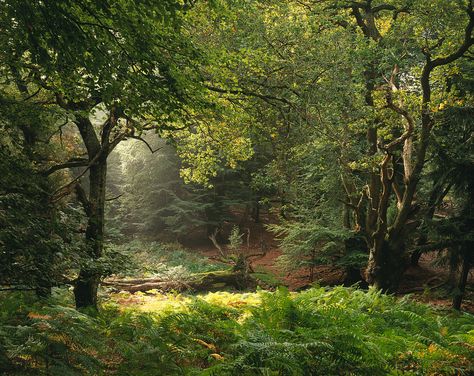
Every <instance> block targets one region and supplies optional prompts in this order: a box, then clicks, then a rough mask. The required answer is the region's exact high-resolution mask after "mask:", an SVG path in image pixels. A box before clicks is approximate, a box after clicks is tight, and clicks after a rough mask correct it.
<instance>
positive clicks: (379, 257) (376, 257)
mask: <svg viewBox="0 0 474 376" xmlns="http://www.w3.org/2000/svg"><path fill="white" fill-rule="evenodd" d="M407 265H408V259H407V256H406V253H405V245H404V243H403V241H401V242H399V243H394V242H389V241H386V240H384V241H383V243H382V245H381V246H380V248H379V249H378V251H377V252H374V251H373V250H371V252H370V255H369V262H368V265H367V270H366V277H367V282H369V284H370V285H372V286H374V287H375V288H376V289H378V290H382V291H383V292H385V293H395V292H396V291H397V289H398V286H399V285H400V282H401V280H402V277H403V273H404V272H405V270H406V268H407Z"/></svg>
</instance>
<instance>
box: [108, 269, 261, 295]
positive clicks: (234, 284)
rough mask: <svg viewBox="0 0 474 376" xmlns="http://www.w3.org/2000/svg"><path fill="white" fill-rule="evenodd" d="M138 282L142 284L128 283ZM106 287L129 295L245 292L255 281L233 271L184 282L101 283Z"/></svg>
mask: <svg viewBox="0 0 474 376" xmlns="http://www.w3.org/2000/svg"><path fill="white" fill-rule="evenodd" d="M130 281H139V282H142V283H130ZM103 284H105V285H107V286H111V287H115V288H116V289H117V290H121V291H128V292H130V293H132V294H133V293H136V292H139V291H140V292H146V291H150V290H158V291H161V292H169V291H179V292H181V291H189V292H204V291H205V292H208V291H209V292H212V291H219V290H225V289H232V290H245V289H250V288H255V287H256V285H257V284H256V281H255V280H254V279H253V278H252V277H251V276H249V275H248V274H246V273H242V272H235V271H227V270H226V271H217V272H208V273H197V274H193V275H192V276H191V278H189V279H188V280H186V281H163V280H152V279H151V280H145V279H140V280H123V281H121V280H114V281H106V282H105V283H103Z"/></svg>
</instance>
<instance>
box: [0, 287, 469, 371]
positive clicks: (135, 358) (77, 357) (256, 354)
mask: <svg viewBox="0 0 474 376" xmlns="http://www.w3.org/2000/svg"><path fill="white" fill-rule="evenodd" d="M1 299H2V305H1V308H0V324H1V326H0V374H5V375H15V376H16V375H58V376H59V375H61V376H63V375H143V376H146V375H219V376H220V375H223V376H225V375H469V374H472V373H473V372H474V368H473V360H474V355H473V354H474V352H473V349H474V318H473V316H472V315H469V314H459V313H454V312H450V311H443V312H439V311H436V310H434V309H433V308H431V307H429V306H427V305H422V304H419V303H414V302H412V301H410V300H409V299H408V298H404V299H397V298H395V297H392V296H386V295H383V294H380V293H378V292H376V291H373V290H370V291H369V292H363V291H360V290H356V289H352V288H343V287H336V288H334V289H331V290H327V289H324V288H313V289H310V290H307V291H305V292H301V293H289V292H288V291H287V290H286V289H283V288H279V289H278V290H277V291H275V292H266V291H260V292H257V293H244V294H232V293H228V292H218V293H212V294H206V295H203V296H199V297H192V296H185V295H177V294H174V295H160V294H158V295H156V296H153V297H150V296H138V297H137V299H138V301H139V300H140V299H142V300H143V302H144V304H138V305H131V306H124V305H119V304H118V303H117V301H118V299H117V300H116V303H108V304H107V306H104V307H103V308H102V309H101V311H100V313H99V314H97V315H95V316H90V315H86V314H84V313H80V312H77V311H75V310H74V309H71V308H67V307H64V306H63V305H58V302H57V301H53V300H52V301H50V302H49V303H48V304H44V303H43V304H39V303H35V302H32V301H29V300H28V298H27V296H24V295H23V296H20V295H3V296H1ZM143 302H142V303H143ZM2 372H3V373H2Z"/></svg>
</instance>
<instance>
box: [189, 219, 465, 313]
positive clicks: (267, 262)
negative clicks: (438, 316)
mask: <svg viewBox="0 0 474 376" xmlns="http://www.w3.org/2000/svg"><path fill="white" fill-rule="evenodd" d="M243 228H249V229H250V238H249V242H248V244H246V242H244V243H245V244H244V245H243V248H242V249H243V252H244V254H246V255H255V256H254V257H251V258H250V263H251V267H252V269H253V270H254V271H255V272H256V273H267V274H269V275H271V276H274V277H275V279H276V280H277V281H278V282H279V283H280V284H281V285H284V286H287V287H288V288H289V289H290V290H291V291H298V290H302V289H305V288H308V287H310V286H311V285H312V284H314V283H317V284H319V285H321V286H335V285H341V284H342V282H343V279H344V272H343V270H341V269H340V268H337V267H333V266H329V265H320V266H317V267H316V268H315V269H314V281H313V282H311V281H310V279H309V270H308V269H304V268H303V269H300V270H296V271H291V272H285V271H283V270H282V268H281V267H280V266H279V265H278V257H279V256H280V255H281V254H282V251H281V249H280V248H279V247H278V242H277V239H275V237H274V235H273V234H271V233H270V232H269V231H267V230H266V228H265V225H264V224H261V223H246V226H243ZM193 250H196V251H198V252H199V253H200V254H201V255H202V256H204V257H206V258H208V259H209V261H210V262H215V260H216V259H219V258H220V254H219V252H218V250H217V249H216V248H215V247H214V246H213V245H212V244H211V242H209V244H207V245H205V244H202V245H199V246H197V247H193ZM435 259H436V257H435V254H433V253H428V254H424V255H422V257H421V258H420V261H419V265H418V266H416V267H414V266H410V267H409V268H408V270H407V271H406V273H405V277H404V278H403V280H402V283H401V285H400V288H399V292H398V294H397V295H400V296H402V295H406V294H411V295H412V297H413V298H414V299H416V300H418V301H422V302H425V303H430V304H433V305H436V306H439V307H443V308H448V307H450V306H451V297H450V296H449V295H450V294H449V292H448V291H447V290H446V285H447V283H446V281H447V280H448V278H449V270H448V269H449V268H448V267H447V266H436V265H434V261H435ZM463 310H464V311H467V312H470V313H474V270H472V271H471V273H470V276H469V283H468V286H467V291H466V296H465V298H464V300H463Z"/></svg>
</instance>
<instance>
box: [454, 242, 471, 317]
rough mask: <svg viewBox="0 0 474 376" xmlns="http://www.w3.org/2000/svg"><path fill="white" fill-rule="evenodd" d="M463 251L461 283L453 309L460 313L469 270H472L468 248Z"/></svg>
mask: <svg viewBox="0 0 474 376" xmlns="http://www.w3.org/2000/svg"><path fill="white" fill-rule="evenodd" d="M463 248H464V249H463V250H462V258H463V262H462V268H461V274H460V276H459V282H458V286H457V289H456V294H455V295H454V298H453V308H454V309H457V310H458V311H459V310H460V309H461V304H462V300H463V298H464V292H465V291H466V284H467V277H468V276H469V270H470V268H471V255H470V254H469V249H468V246H467V245H465V246H464V247H463Z"/></svg>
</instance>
